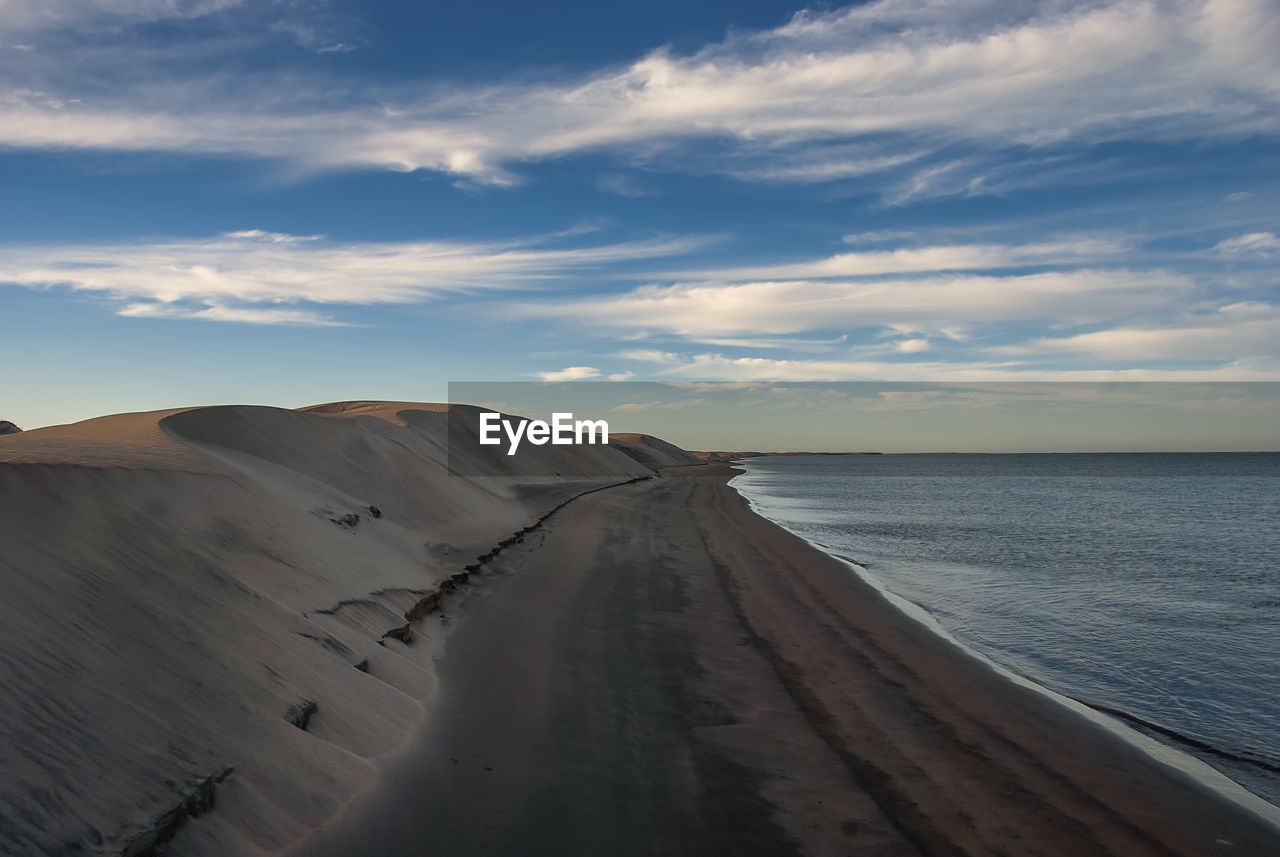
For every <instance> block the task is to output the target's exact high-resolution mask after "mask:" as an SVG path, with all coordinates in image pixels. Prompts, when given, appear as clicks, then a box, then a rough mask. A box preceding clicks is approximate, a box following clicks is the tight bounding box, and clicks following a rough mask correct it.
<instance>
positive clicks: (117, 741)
mask: <svg viewBox="0 0 1280 857" xmlns="http://www.w3.org/2000/svg"><path fill="white" fill-rule="evenodd" d="M446 411H447V407H446V406H440V405H417V404H413V403H381V402H355V403H337V404H332V405H323V406H318V407H316V408H311V409H306V410H303V411H289V410H282V409H276V408H265V407H248V406H235V407H213V408H195V409H187V410H173V411H160V412H152V413H148V414H126V415H120V416H116V417H107V418H102V419H99V420H90V421H87V422H84V423H78V424H76V425H72V426H60V427H55V428H49V429H40V430H35V431H28V432H22V433H19V434H12V435H6V436H4V437H3V438H0V519H3V520H4V522H5V526H4V529H3V535H2V536H0V682H3V686H4V688H5V691H4V693H3V694H0V771H2V772H3V773H2V774H0V854H14V855H16V854H22V855H32V856H33V857H34V855H54V854H58V855H74V854H128V855H144V854H150V853H153V852H155V850H156V849H157V848H158V847H159V846H162V845H163V843H164V842H165V841H166V840H167V839H168V838H169V837H170V836H171V835H173V833H174V831H176V830H177V829H179V828H180V827H182V825H183V824H184V823H185V821H186V819H187V818H189V817H190V816H192V815H198V814H202V813H204V812H205V811H206V810H207V809H209V808H210V807H211V805H212V804H213V802H215V801H216V803H217V806H218V811H217V812H216V813H212V814H210V815H209V816H208V817H207V818H205V819H203V820H202V822H201V825H200V834H199V835H198V836H191V835H188V836H186V837H185V841H187V842H189V843H193V847H196V848H197V849H200V850H201V853H209V854H215V853H225V854H237V855H255V854H268V853H275V852H278V851H279V850H280V849H282V848H284V847H286V846H287V845H288V844H289V843H290V842H293V841H295V840H296V839H298V838H299V837H300V836H303V835H305V834H306V833H307V832H308V831H310V830H312V829H314V828H315V827H317V826H320V825H323V824H325V823H327V822H328V821H329V820H330V819H332V818H333V817H334V816H335V815H336V814H338V813H340V812H341V810H342V809H343V807H344V806H345V805H346V804H347V803H348V802H349V801H350V800H351V799H352V798H353V796H354V795H355V794H357V793H358V792H359V791H360V790H362V789H363V788H365V787H367V786H368V785H370V784H371V783H372V782H373V781H374V779H375V777H376V770H375V765H374V761H375V760H377V759H378V758H380V757H384V756H386V755H387V754H390V753H392V752H393V751H395V750H397V749H398V748H399V747H400V746H401V745H402V744H403V743H404V742H405V741H406V740H407V739H408V737H409V736H410V735H411V734H412V732H413V730H414V727H415V725H416V724H418V722H419V721H420V719H421V718H422V716H423V713H424V710H425V702H426V701H427V700H428V698H429V697H430V694H431V692H432V688H433V673H432V668H431V661H432V656H433V653H434V652H435V649H434V648H433V646H434V645H435V637H436V636H438V634H435V633H434V630H433V628H434V627H438V620H437V625H436V626H432V627H428V626H427V625H426V624H424V620H426V619H427V618H428V617H429V616H430V614H431V613H432V611H433V609H434V608H435V607H436V606H437V604H438V599H439V593H440V591H441V590H442V589H447V588H449V586H450V585H451V581H453V580H457V579H459V576H465V575H466V574H467V573H468V567H474V566H475V564H476V563H477V562H478V558H482V557H484V556H486V555H488V554H489V552H490V551H491V550H492V549H493V548H494V546H495V545H497V544H499V543H500V542H501V541H503V540H504V539H508V538H509V537H510V536H511V535H512V534H513V533H517V532H519V531H520V530H521V529H522V528H525V527H528V526H530V525H532V524H534V523H535V522H536V521H537V520H538V519H539V518H540V517H541V516H542V515H544V514H546V513H547V512H548V511H550V510H551V509H552V508H554V507H556V506H557V505H559V504H561V503H563V502H564V501H565V500H567V499H570V498H572V497H573V496H576V495H577V494H580V493H582V492H583V491H586V490H590V489H592V488H597V487H600V486H602V485H608V484H615V483H619V482H625V481H628V480H632V479H638V478H645V477H648V476H652V475H653V470H652V469H651V468H652V467H654V466H659V465H662V464H679V463H685V462H684V460H683V458H682V456H683V453H682V451H680V450H677V449H674V448H671V449H666V448H659V447H650V446H646V447H645V450H646V451H645V453H644V455H642V456H634V455H628V454H624V453H623V452H620V451H619V450H618V449H615V448H613V447H604V446H601V447H549V446H548V447H545V448H543V449H540V450H537V451H536V453H537V455H538V456H541V457H540V458H535V459H530V458H529V457H527V456H522V457H521V459H520V463H517V462H515V461H505V460H504V461H501V462H499V464H498V465H497V466H499V467H505V468H507V472H506V473H505V475H503V476H501V477H486V478H483V479H466V478H461V477H457V476H451V475H450V474H449V472H448V461H447V458H446V436H445V430H446V427H445V420H446V417H447V414H446ZM496 454H497V453H496V451H495V455H496ZM638 458H639V459H640V460H638ZM490 464H491V465H492V462H490ZM550 472H556V473H559V474H560V475H559V476H556V477H547V476H539V475H536V474H540V473H550ZM592 474H594V475H592ZM600 474H607V475H604V476H601V475H600ZM190 833H191V831H188V834H190Z"/></svg>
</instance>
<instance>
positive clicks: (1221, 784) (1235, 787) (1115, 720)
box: [727, 463, 1280, 831]
mask: <svg viewBox="0 0 1280 857" xmlns="http://www.w3.org/2000/svg"><path fill="white" fill-rule="evenodd" d="M739 464H740V463H735V466H738V465H739ZM745 472H746V471H743V473H741V474H739V475H745ZM736 479H737V476H734V477H733V478H731V479H730V480H729V482H728V483H727V484H728V486H729V487H730V488H733V489H734V490H735V491H736V492H737V493H738V495H739V496H741V497H742V499H743V501H744V502H745V503H746V504H747V505H748V507H749V508H750V509H751V511H752V512H753V513H754V514H756V515H759V516H760V517H761V518H763V519H764V520H766V521H768V522H769V523H771V524H773V525H774V526H777V527H780V528H781V529H783V530H786V531H787V532H788V533H791V534H792V535H793V536H795V537H796V538H798V539H800V540H802V541H803V542H805V543H806V544H808V545H810V546H811V547H813V549H814V550H817V551H821V552H822V553H824V554H826V555H827V556H829V557H831V558H832V559H834V560H836V561H837V562H840V563H842V564H844V565H845V566H847V567H848V569H849V571H850V572H851V573H853V574H854V575H856V576H857V577H858V578H859V579H860V580H861V581H862V582H863V583H865V584H866V585H868V586H870V587H872V588H873V589H875V590H876V591H877V592H879V593H880V595H881V596H882V597H883V598H884V599H885V600H886V601H887V602H889V603H890V604H891V605H892V606H893V607H894V608H895V609H897V610H899V611H901V612H902V613H903V614H904V615H905V616H907V617H909V618H910V619H912V620H914V621H915V622H917V623H919V624H920V626H921V627H923V628H924V629H926V630H927V631H928V632H929V633H931V634H934V635H936V636H937V637H938V638H940V639H942V640H945V641H946V642H947V643H949V644H951V645H953V646H955V647H956V648H957V649H959V650H960V651H962V652H964V653H965V654H966V655H968V656H969V657H971V658H973V659H974V660H975V661H977V662H978V663H981V664H983V665H984V666H986V667H987V668H989V669H992V670H994V671H996V672H997V673H999V674H1000V675H1002V676H1004V677H1005V678H1006V679H1007V680H1009V681H1011V682H1013V683H1015V684H1017V685H1019V686H1023V687H1027V688H1029V689H1031V690H1034V691H1036V692H1038V693H1041V694H1043V695H1044V696H1045V697H1046V698H1048V699H1050V700H1053V701H1054V702H1055V703H1057V704H1059V705H1061V706H1063V707H1064V708H1065V709H1067V710H1070V711H1072V712H1074V713H1076V714H1078V715H1080V716H1081V717H1084V718H1086V719H1087V720H1089V721H1090V722H1092V723H1096V724H1098V725H1100V726H1102V727H1104V728H1106V729H1107V730H1108V731H1110V732H1112V733H1114V734H1115V735H1117V736H1119V737H1120V738H1122V739H1124V740H1126V741H1128V742H1129V743H1130V744H1132V745H1133V746H1134V747H1135V748H1137V749H1138V750H1140V751H1142V752H1143V753H1145V754H1146V755H1147V756H1149V757H1150V758H1151V759H1152V760H1153V761H1156V762H1158V763H1160V764H1163V765H1167V766H1169V767H1170V768H1173V769H1174V770H1177V771H1180V772H1181V773H1183V774H1186V775H1188V776H1190V777H1192V778H1194V779H1195V780H1196V781H1197V782H1199V783H1200V784H1201V785H1202V786H1203V787H1204V788H1205V789H1206V790H1208V791H1211V792H1212V793H1214V794H1216V795H1218V796H1220V797H1222V798H1224V799H1226V800H1229V801H1231V802H1232V803H1234V804H1236V805H1238V806H1239V807H1241V808H1242V809H1244V810H1246V811H1247V812H1250V813H1252V814H1254V815H1256V816H1257V817H1258V818H1259V819H1261V820H1262V821H1264V822H1266V823H1267V824H1270V825H1272V826H1274V827H1275V828H1276V830H1277V831H1280V806H1277V805H1276V804H1274V803H1272V802H1271V801H1269V800H1267V799H1266V798H1264V797H1262V796H1261V795H1258V794H1256V793H1254V792H1252V791H1250V790H1249V789H1248V788H1247V787H1246V786H1244V785H1243V784H1241V783H1239V782H1237V781H1236V780H1234V779H1232V778H1231V776H1230V775H1229V774H1227V773H1225V772H1223V771H1220V770H1218V769H1217V768H1215V767H1214V766H1213V765H1211V764H1210V763H1209V762H1207V761H1206V760H1204V759H1202V758H1200V757H1199V756H1196V755H1195V754H1193V753H1191V752H1189V751H1187V750H1185V749H1183V748H1181V747H1179V746H1177V744H1174V743H1169V742H1166V741H1162V740H1160V739H1159V738H1156V737H1154V736H1152V735H1149V734H1147V733H1146V732H1143V731H1141V730H1139V729H1137V728H1134V726H1132V725H1130V724H1128V723H1126V722H1124V720H1125V717H1128V718H1130V719H1136V718H1134V716H1133V715H1128V714H1127V713H1123V712H1122V714H1123V716H1121V715H1119V714H1116V713H1113V712H1112V711H1107V710H1104V708H1102V707H1100V706H1096V705H1090V704H1089V703H1087V702H1085V701H1083V700H1081V699H1078V698H1076V697H1074V696H1071V695H1069V694H1067V693H1064V692H1062V691H1058V690H1054V689H1053V688H1051V687H1049V686H1048V685H1046V684H1043V683H1042V682H1040V681H1039V680H1037V678H1036V677H1035V676H1032V675H1027V674H1024V673H1021V672H1019V671H1017V670H1016V669H1014V668H1013V667H1011V666H1009V665H1007V664H1004V663H1002V662H1000V661H999V660H996V659H995V658H993V657H991V656H989V655H987V654H985V653H984V652H982V651H980V650H979V649H977V648H975V647H973V646H971V645H969V644H968V643H966V642H964V641H963V640H961V639H960V638H958V637H956V636H955V635H954V634H952V633H951V632H950V631H949V630H947V629H946V628H945V627H944V626H943V625H942V624H941V623H940V622H939V621H938V620H937V618H936V617H935V616H934V615H933V613H932V612H930V610H929V609H928V608H927V607H926V606H924V605H922V604H919V603H917V602H915V601H912V600H911V599H909V598H907V597H906V596H903V595H899V594H898V593H897V592H894V591H893V590H892V589H891V588H890V586H889V585H888V584H887V583H886V582H885V581H884V580H882V579H881V578H880V577H879V576H877V575H876V574H875V573H874V572H872V571H871V570H870V569H869V568H867V567H866V566H864V565H862V564H860V563H859V562H858V561H857V560H854V559H852V558H850V557H847V556H844V555H842V554H838V553H835V552H834V551H833V550H832V549H830V548H828V547H826V546H825V545H822V544H820V543H818V542H816V541H814V540H812V539H810V538H808V537H807V536H804V535H802V534H800V533H797V532H795V531H794V530H792V529H790V528H789V527H788V526H787V525H786V524H785V523H783V522H782V521H779V520H776V519H774V518H773V517H771V516H770V515H768V514H767V513H766V512H765V511H764V510H763V509H762V508H760V506H759V504H757V503H756V502H755V501H754V500H753V499H752V498H751V497H750V496H748V495H747V494H746V493H744V492H743V491H741V490H740V489H739V488H738V487H737V486H735V485H734V484H733V482H734V480H736ZM1151 728H1152V729H1153V731H1157V732H1159V731H1161V730H1162V729H1163V728H1164V727H1160V726H1159V725H1158V724H1156V725H1153V726H1152V727H1151ZM1175 734H1176V733H1175ZM1171 740H1177V739H1171ZM1184 740H1186V741H1187V742H1188V743H1190V742H1191V741H1192V740H1194V739H1184Z"/></svg>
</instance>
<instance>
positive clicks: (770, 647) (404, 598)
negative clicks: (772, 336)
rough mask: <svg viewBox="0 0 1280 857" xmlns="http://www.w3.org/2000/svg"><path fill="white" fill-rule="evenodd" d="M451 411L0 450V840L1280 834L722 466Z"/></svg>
mask: <svg viewBox="0 0 1280 857" xmlns="http://www.w3.org/2000/svg"><path fill="white" fill-rule="evenodd" d="M446 418H447V413H446V409H445V408H444V407H443V406H433V405H420V404H414V403H388V402H348V403H334V404H330V405H323V406H318V407H316V408H311V409H304V410H302V411H288V410H282V409H276V408H262V407H216V408H192V409H177V410H171V411H162V412H155V413H151V414H131V415H122V416H117V417H110V418H103V419H102V420H94V421H89V422H86V423H80V424H77V425H75V426H66V427H57V428H53V429H40V430H36V431H30V432H24V433H20V434H14V435H6V436H4V437H0V520H3V521H4V522H5V527H4V530H3V535H2V536H0V682H3V687H4V692H3V693H0V854H4V855H22V857H28V855H33V856H34V855H55V854H57V855H75V854H126V855H130V857H138V856H139V855H149V854H156V853H159V851H160V850H161V849H162V848H167V849H168V851H167V853H169V854H172V855H193V857H220V855H238V856H239V855H243V857H254V855H268V854H271V855H276V854H296V855H315V857H320V855H333V857H339V855H341V857H357V855H361V854H366V855H383V854H415V855H416V854H427V853H458V854H467V853H488V854H529V853H557V854H654V853H680V854H719V853H735V854H787V853H805V854H823V855H825V854H833V855H834V854H849V853H857V854H868V855H876V854H885V855H887V854H893V855H897V854H931V855H932V854H970V855H983V854H1010V855H1022V854H1062V855H1067V854H1070V855H1094V854H1099V855H1105V854H1116V855H1146V854H1165V855H1169V854H1188V855H1190V854H1214V853H1222V854H1258V855H1261V854H1275V853H1280V838H1278V834H1277V830H1276V829H1275V828H1274V827H1271V826H1269V825H1268V824H1266V823H1264V822H1263V821H1261V820H1260V819H1258V818H1257V817H1255V816H1253V815H1250V814H1249V813H1247V812H1244V811H1243V810H1241V809H1239V808H1238V807H1236V806H1234V805H1232V804H1229V803H1227V802H1226V801H1224V800H1222V799H1221V798H1219V797H1217V796H1216V795H1213V794H1211V793H1209V792H1207V791H1206V790H1205V789H1203V788H1202V787H1201V786H1200V785H1199V784H1198V783H1196V782H1194V781H1192V780H1191V779H1189V778H1188V777H1186V776H1185V775H1184V774H1182V773H1180V772H1178V771H1176V770H1174V769H1172V768H1170V767H1168V766H1166V765H1164V764H1162V763H1160V762H1158V761H1156V760H1154V759H1152V758H1151V757H1149V756H1147V755H1145V754H1143V753H1141V752H1139V751H1138V750H1137V749H1135V748H1134V747H1133V746H1132V745H1130V744H1128V743H1127V742H1125V741H1123V740H1120V739H1119V738H1117V737H1116V736H1115V735H1114V734H1112V733H1110V732H1108V731H1107V730H1105V729H1103V728H1101V727H1099V726H1097V725H1096V724H1094V723H1092V722H1090V721H1088V720H1086V719H1084V718H1083V717H1081V716H1080V715H1078V714H1077V713H1075V712H1073V711H1070V710H1068V709H1066V708H1063V707H1062V706H1059V705H1057V704H1056V703H1054V702H1053V701H1052V700H1049V699H1048V698H1046V697H1044V696H1043V695H1041V694H1039V693H1036V692H1033V691H1031V690H1028V689H1026V688H1024V687H1020V686H1017V685H1015V684H1013V683H1011V682H1009V681H1008V680H1006V679H1005V678H1004V677H1002V676H1000V675H998V674H997V673H995V672H994V671H992V670H991V669H989V668H988V667H987V666H985V665H984V664H982V663H981V662H979V661H977V660H975V659H973V658H971V657H970V656H968V655H967V654H965V653H964V652H963V651H962V650H960V649H958V648H957V647H955V646H953V645H951V644H950V643H947V642H946V641H944V640H942V639H941V638H939V637H937V636H935V635H933V634H931V633H929V632H928V631H927V630H925V629H924V628H923V627H922V626H921V625H919V624H918V623H916V622H914V621H913V620H911V619H910V618H908V617H907V616H905V615H904V614H902V613H901V612H900V611H898V610H896V609H895V608H893V607H892V606H891V605H889V604H888V603H886V602H885V600H884V599H883V598H882V596H881V595H879V594H878V593H877V592H876V591H875V590H874V589H872V588H871V587H869V586H868V585H866V584H865V583H863V582H862V581H861V580H859V579H858V578H857V577H856V576H855V575H853V574H851V573H850V570H849V569H848V568H847V567H846V566H844V565H842V564H841V563H839V562H838V561H836V560H834V559H832V558H830V557H828V556H826V555H825V554H822V553H821V552H819V551H817V550H816V549H814V548H812V547H811V546H809V545H808V544H806V543H805V542H803V541H802V540H800V539H798V538H796V537H794V536H792V535H791V534H789V533H787V532H785V531H784V530H781V529H780V528H778V527H776V526H774V525H772V524H770V523H769V522H767V521H765V520H764V519H762V518H760V517H758V516H756V515H755V514H754V513H752V512H751V511H750V509H749V508H748V507H747V505H746V503H745V501H743V500H742V498H741V497H739V496H738V495H737V494H736V492H734V491H733V490H732V489H731V488H730V487H728V486H727V485H726V482H727V480H728V478H729V477H730V475H731V474H732V473H733V471H732V469H731V468H728V467H725V466H722V465H694V464H691V463H690V462H692V461H693V459H691V458H690V457H689V456H688V455H687V454H685V453H684V452H683V451H681V450H679V449H676V448H675V447H671V446H670V445H669V444H665V443H664V442H662V441H659V440H657V439H655V438H650V437H648V436H642V435H637V436H625V437H622V438H618V439H617V442H616V444H615V445H613V446H611V447H608V448H586V447H578V448H573V447H558V448H557V447H543V448H540V449H536V450H531V453H532V454H531V455H529V456H521V458H520V459H519V460H518V461H510V462H508V461H506V460H505V459H500V460H499V463H497V464H495V462H494V461H487V462H472V463H473V464H476V465H479V464H485V465H486V466H487V467H488V468H489V469H490V470H492V468H493V467H494V466H497V467H499V468H506V470H505V472H504V475H502V476H500V477H492V476H486V477H480V478H462V477H458V476H452V475H450V474H449V473H448V470H447V462H446V458H445V420H446ZM681 464H687V465H688V466H684V467H678V466H676V465H681ZM547 473H557V474H559V475H557V476H554V477H551V476H547V475H545V474H547ZM659 473H660V475H659ZM375 508H376V510H377V512H376V513H375ZM356 516H358V517H356Z"/></svg>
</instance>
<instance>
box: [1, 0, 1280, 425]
mask: <svg viewBox="0 0 1280 857" xmlns="http://www.w3.org/2000/svg"><path fill="white" fill-rule="evenodd" d="M446 6H447V8H440V7H439V5H438V4H419V3H392V2H387V3H370V4H362V3H354V2H351V3H347V2H338V0H327V2H325V1H323V0H316V2H312V0H289V2H271V0H266V2H262V0H259V1H258V2H253V3H250V2H239V0H114V2H113V0H7V2H3V3H0V193H2V194H3V205H0V335H2V336H3V341H4V344H5V350H6V353H7V355H8V359H9V361H10V363H11V365H12V364H15V363H16V365H17V366H18V367H19V370H18V371H13V372H7V373H5V375H4V377H3V378H0V411H2V412H0V418H4V419H11V420H13V421H14V422H17V423H18V424H19V425H23V426H24V427H33V426H38V425H44V424H51V423H58V422H66V421H69V420H74V419H81V418H85V417H89V416H94V415H97V414H101V413H107V412H118V411H127V410H139V409H146V408H160V407H169V406H176V405H181V404H199V403H213V402H258V403H265V404H277V405H284V406H297V405H304V404H310V403H315V402H320V401H330V400H337V399H347V398H390V399H441V398H443V397H444V396H445V395H446V383H447V382H448V381H463V380H530V379H536V378H547V379H553V380H563V379H577V378H581V379H608V378H613V379H634V380H671V381H740V382H744V381H761V382H768V381H823V382H827V381H848V380H887V381H895V382H913V381H929V382H954V381H964V382H994V381H1055V380H1064V381H1162V380H1182V381H1196V382H1213V381H1275V380H1280V347H1278V346H1277V345H1276V343H1277V342H1280V305H1278V289H1277V285H1278V277H1277V262H1280V204H1278V200H1280V194H1277V190H1278V189H1280V187H1278V186H1280V170H1278V169H1277V167H1278V166H1280V146H1277V137H1280V110H1278V108H1280V52H1278V51H1276V50H1275V46H1276V45H1277V44H1280V4H1277V3H1276V2H1274V0H1271V2H1268V0H1209V2H1091V3H1069V2H1048V3H1020V2H1000V3H995V2H979V0H958V2H956V0H953V2H947V3H930V2H921V0H901V1H900V0H885V2H879V3H867V4H861V5H856V6H835V5H822V6H818V7H812V8H806V7H804V6H800V5H796V4H792V3H772V2H759V3H743V2H734V3H729V2H705V3H695V4H690V3H679V4H675V3H672V4H664V3H648V4H631V5H629V6H625V7H619V6H618V5H617V4H600V3H585V2H575V3H551V4H542V5H532V4H524V3H521V4H514V3H513V4H491V5H486V6H483V7H481V6H478V5H477V4H446Z"/></svg>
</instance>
